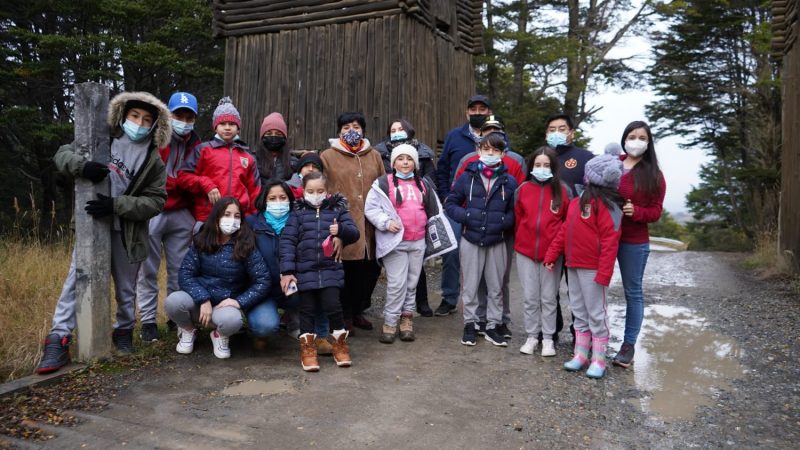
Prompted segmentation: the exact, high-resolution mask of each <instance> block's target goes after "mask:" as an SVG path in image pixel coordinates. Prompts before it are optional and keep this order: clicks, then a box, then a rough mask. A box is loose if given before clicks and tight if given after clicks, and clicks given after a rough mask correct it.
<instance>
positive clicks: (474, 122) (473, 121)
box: [469, 114, 488, 130]
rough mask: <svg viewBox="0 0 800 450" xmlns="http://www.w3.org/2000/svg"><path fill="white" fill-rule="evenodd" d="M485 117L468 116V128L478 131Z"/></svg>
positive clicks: (477, 115) (479, 115) (478, 115)
mask: <svg viewBox="0 0 800 450" xmlns="http://www.w3.org/2000/svg"><path fill="white" fill-rule="evenodd" d="M486 117H488V116H485V115H483V114H470V115H469V126H471V127H472V128H474V129H476V130H480V129H481V127H482V126H483V124H484V123H485V122H486Z"/></svg>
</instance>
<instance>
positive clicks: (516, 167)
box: [451, 152, 528, 189]
mask: <svg viewBox="0 0 800 450" xmlns="http://www.w3.org/2000/svg"><path fill="white" fill-rule="evenodd" d="M520 158H521V157H520ZM480 159H481V156H480V155H479V154H478V153H477V152H473V153H472V154H470V155H467V156H464V157H463V158H461V161H459V163H458V169H456V176H454V177H453V184H455V183H456V180H457V179H458V177H460V176H461V174H462V173H464V170H465V169H466V168H467V166H468V165H469V163H471V162H473V161H478V160H480ZM502 161H503V164H504V165H505V166H506V172H507V173H508V174H509V175H511V176H512V177H514V178H515V179H516V180H517V184H522V182H523V181H525V178H526V177H527V176H528V175H527V174H526V173H525V169H524V168H523V166H522V164H524V163H525V160H524V159H521V160H517V159H515V158H514V157H513V156H511V155H509V154H508V153H507V152H506V153H504V154H503V157H502ZM451 189H452V187H451Z"/></svg>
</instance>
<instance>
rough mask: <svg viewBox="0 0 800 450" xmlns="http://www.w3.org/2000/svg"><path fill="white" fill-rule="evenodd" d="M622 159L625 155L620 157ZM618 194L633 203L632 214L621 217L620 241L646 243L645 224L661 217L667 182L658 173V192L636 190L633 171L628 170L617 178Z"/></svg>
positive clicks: (648, 233) (647, 234) (647, 238)
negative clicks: (650, 192)
mask: <svg viewBox="0 0 800 450" xmlns="http://www.w3.org/2000/svg"><path fill="white" fill-rule="evenodd" d="M620 159H622V160H623V161H624V160H625V155H622V156H621V157H620ZM618 191H619V195H620V196H622V198H623V199H624V200H626V201H627V200H630V201H631V202H632V203H633V216H632V217H628V216H623V217H622V237H621V238H620V241H622V242H625V243H627V244H646V243H648V242H650V232H649V230H648V227H647V224H648V223H653V222H658V219H660V218H661V210H662V209H663V208H662V205H663V203H664V195H665V194H666V192H667V182H666V181H665V180H664V175H663V174H661V173H659V180H658V194H657V195H652V194H647V193H645V192H643V191H641V190H636V189H635V188H634V184H633V171H632V170H629V171H627V172H625V174H623V175H622V178H620V180H619V189H618Z"/></svg>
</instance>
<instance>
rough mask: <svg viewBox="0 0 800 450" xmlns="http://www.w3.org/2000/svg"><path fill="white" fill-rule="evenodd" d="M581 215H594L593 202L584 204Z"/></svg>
mask: <svg viewBox="0 0 800 450" xmlns="http://www.w3.org/2000/svg"><path fill="white" fill-rule="evenodd" d="M581 217H582V218H584V219H588V218H589V217H592V204H591V203H587V204H585V205H583V211H581Z"/></svg>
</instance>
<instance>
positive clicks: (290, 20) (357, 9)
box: [218, 0, 400, 30]
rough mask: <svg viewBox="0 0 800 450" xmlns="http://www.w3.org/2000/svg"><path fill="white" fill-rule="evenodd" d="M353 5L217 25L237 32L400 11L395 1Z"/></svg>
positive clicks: (255, 17) (223, 21)
mask: <svg viewBox="0 0 800 450" xmlns="http://www.w3.org/2000/svg"><path fill="white" fill-rule="evenodd" d="M355 3H357V6H350V7H348V8H346V9H345V10H342V11H339V10H332V11H319V12H313V13H309V14H300V15H297V16H289V17H276V18H272V19H259V18H258V15H257V14H256V15H253V16H250V19H249V20H244V21H235V22H227V21H225V20H224V19H223V20H219V21H218V24H219V26H220V28H222V29H223V30H237V29H241V28H249V27H256V26H270V25H273V26H274V25H279V26H286V25H291V24H298V23H299V24H308V23H310V22H314V21H317V20H340V19H352V18H353V17H356V16H359V15H360V14H365V13H375V12H383V11H389V10H392V9H397V10H400V8H398V7H397V2H396V0H381V1H374V2H367V3H364V2H355ZM343 11H346V13H347V14H346V15H344V14H342V12H343ZM304 26H305V25H304Z"/></svg>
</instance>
